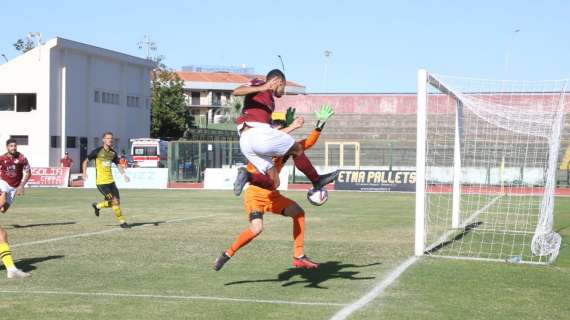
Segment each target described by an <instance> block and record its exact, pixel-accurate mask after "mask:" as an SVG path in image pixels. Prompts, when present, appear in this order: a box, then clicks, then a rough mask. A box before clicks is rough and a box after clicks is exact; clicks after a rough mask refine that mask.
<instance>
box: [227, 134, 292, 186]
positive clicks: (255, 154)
mask: <svg viewBox="0 0 570 320" xmlns="http://www.w3.org/2000/svg"><path fill="white" fill-rule="evenodd" d="M267 129H270V128H249V129H248V130H246V131H244V132H243V133H242V134H241V136H240V140H239V145H240V150H241V153H242V154H243V155H244V156H245V157H246V158H247V160H248V161H249V163H251V164H252V165H253V166H254V167H255V168H256V169H257V172H248V171H247V170H246V169H245V168H239V169H238V174H237V177H236V180H235V182H234V194H235V195H236V196H239V195H240V194H241V191H242V190H243V187H244V186H245V184H246V183H248V182H249V183H251V184H252V185H255V186H258V187H260V188H264V189H268V190H272V189H275V188H276V187H277V186H279V173H278V172H277V171H276V170H274V169H272V168H273V159H272V155H271V153H276V150H272V147H271V146H273V147H275V148H278V146H276V145H274V144H272V142H271V134H268V132H269V133H271V132H270V131H267ZM291 139H292V138H291ZM291 143H294V141H292V142H291ZM268 146H269V147H268ZM281 148H290V145H289V144H288V145H286V146H285V147H283V146H282V147H281ZM285 152H286V150H285ZM266 153H269V154H266Z"/></svg>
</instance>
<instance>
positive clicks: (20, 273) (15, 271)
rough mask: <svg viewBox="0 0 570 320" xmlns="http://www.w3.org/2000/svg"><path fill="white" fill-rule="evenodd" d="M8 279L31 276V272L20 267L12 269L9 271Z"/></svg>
mask: <svg viewBox="0 0 570 320" xmlns="http://www.w3.org/2000/svg"><path fill="white" fill-rule="evenodd" d="M7 275H8V279H18V278H27V277H29V276H31V274H30V273H27V272H24V271H22V270H20V269H11V270H8V272H7Z"/></svg>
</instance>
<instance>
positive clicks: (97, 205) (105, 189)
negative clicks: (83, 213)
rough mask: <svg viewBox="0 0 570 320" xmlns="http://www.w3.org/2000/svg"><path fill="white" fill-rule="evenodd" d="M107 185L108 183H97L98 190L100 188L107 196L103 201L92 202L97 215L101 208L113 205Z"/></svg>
mask: <svg viewBox="0 0 570 320" xmlns="http://www.w3.org/2000/svg"><path fill="white" fill-rule="evenodd" d="M107 186H108V185H106V184H103V185H97V190H99V192H101V194H103V196H104V197H105V200H103V201H101V202H93V203H92V204H91V206H92V207H93V210H94V213H95V216H97V217H98V216H99V213H100V211H101V209H104V208H110V207H111V201H110V200H109V199H108V198H110V196H109V190H108V187H107Z"/></svg>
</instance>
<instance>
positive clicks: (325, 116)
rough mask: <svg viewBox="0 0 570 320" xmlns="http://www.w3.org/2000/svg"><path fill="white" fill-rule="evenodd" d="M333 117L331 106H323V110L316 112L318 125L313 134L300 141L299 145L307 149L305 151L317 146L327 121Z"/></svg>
mask: <svg viewBox="0 0 570 320" xmlns="http://www.w3.org/2000/svg"><path fill="white" fill-rule="evenodd" d="M333 115H334V111H333V110H332V108H331V107H330V106H329V105H322V106H321V109H320V110H319V111H317V112H315V116H316V117H317V123H316V124H315V128H314V129H313V131H311V133H310V134H309V136H308V137H307V138H306V139H304V140H301V141H299V143H300V144H301V145H302V146H303V148H305V150H307V149H309V148H311V147H312V146H313V145H315V143H317V140H319V137H320V136H321V131H322V130H323V128H324V127H325V124H326V123H327V121H328V120H329V119H330V118H331V117H332V116H333Z"/></svg>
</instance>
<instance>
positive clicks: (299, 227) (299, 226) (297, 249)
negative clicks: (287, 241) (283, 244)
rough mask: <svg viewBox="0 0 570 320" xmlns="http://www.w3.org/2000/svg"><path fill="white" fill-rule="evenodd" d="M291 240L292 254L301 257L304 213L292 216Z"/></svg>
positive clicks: (303, 240) (303, 239) (303, 241)
mask: <svg viewBox="0 0 570 320" xmlns="http://www.w3.org/2000/svg"><path fill="white" fill-rule="evenodd" d="M293 241H294V245H293V247H294V256H295V257H297V258H298V257H302V256H303V255H304V252H303V247H304V243H305V213H301V214H299V215H297V216H295V217H293Z"/></svg>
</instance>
